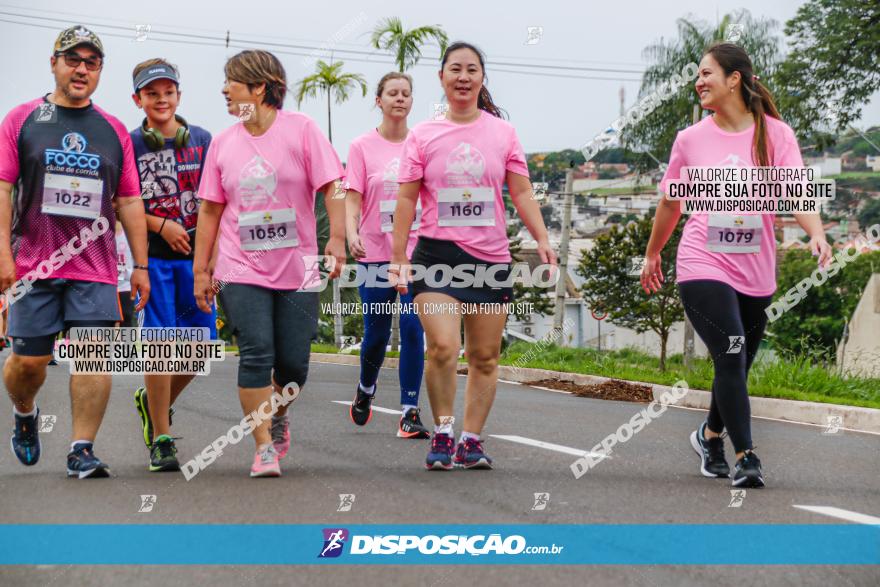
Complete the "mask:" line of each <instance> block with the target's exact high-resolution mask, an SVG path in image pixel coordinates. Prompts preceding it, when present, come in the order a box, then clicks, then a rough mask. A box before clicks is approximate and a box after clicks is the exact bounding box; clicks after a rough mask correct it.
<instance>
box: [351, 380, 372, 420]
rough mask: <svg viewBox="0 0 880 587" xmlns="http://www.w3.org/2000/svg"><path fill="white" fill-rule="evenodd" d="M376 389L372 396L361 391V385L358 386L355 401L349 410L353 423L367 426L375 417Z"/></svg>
mask: <svg viewBox="0 0 880 587" xmlns="http://www.w3.org/2000/svg"><path fill="white" fill-rule="evenodd" d="M375 389H376V388H375V387H374V388H373V395H370V394H368V393H366V392H365V391H363V390H361V386H360V384H358V386H357V392H355V394H354V401H353V402H351V409H349V410H348V415H349V417H350V418H351V421H352V422H354V423H355V424H357V425H358V426H364V425H366V424H367V422H369V421H370V419H371V418H372V417H373V398H374V397H376V391H375Z"/></svg>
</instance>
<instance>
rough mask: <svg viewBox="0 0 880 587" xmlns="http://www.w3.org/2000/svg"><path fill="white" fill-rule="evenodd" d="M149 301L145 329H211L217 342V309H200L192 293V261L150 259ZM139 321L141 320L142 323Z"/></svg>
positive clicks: (145, 307)
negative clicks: (207, 310)
mask: <svg viewBox="0 0 880 587" xmlns="http://www.w3.org/2000/svg"><path fill="white" fill-rule="evenodd" d="M148 267H149V270H148V271H149V274H150V299H149V300H147V305H146V306H144V309H143V310H141V317H142V318H143V323H142V324H141V326H143V327H145V328H210V329H211V339H212V340H216V339H217V310H216V308H211V313H210V314H206V313H205V312H202V311H201V310H199V307H198V306H197V305H196V298H195V295H194V294H193V268H192V261H188V260H185V259H182V260H170V259H157V258H154V257H150V260H149V264H148ZM139 322H140V320H139Z"/></svg>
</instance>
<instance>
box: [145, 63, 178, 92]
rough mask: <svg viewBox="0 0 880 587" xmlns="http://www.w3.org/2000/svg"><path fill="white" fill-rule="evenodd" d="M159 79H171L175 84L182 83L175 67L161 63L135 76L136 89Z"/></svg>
mask: <svg viewBox="0 0 880 587" xmlns="http://www.w3.org/2000/svg"><path fill="white" fill-rule="evenodd" d="M157 79H170V80H171V81H173V82H174V83H175V84H180V80H178V79H177V72H176V71H174V68H173V67H169V66H167V65H162V64H159V65H154V66H152V67H148V68H146V69H144V70H143V71H141V72H140V73H139V74H137V77H135V78H134V91H135V92H137V91H138V90H140V89H141V88H143V87H144V86H145V85H147V84H149V83H150V82H154V81H156V80H157Z"/></svg>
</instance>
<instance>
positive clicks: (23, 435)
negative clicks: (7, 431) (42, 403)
mask: <svg viewBox="0 0 880 587" xmlns="http://www.w3.org/2000/svg"><path fill="white" fill-rule="evenodd" d="M39 427H40V409H39V408H36V413H35V414H34V415H33V416H19V415H18V414H15V429H14V430H13V432H12V439H11V445H12V452H13V453H15V457H16V458H17V459H18V460H19V462H20V463H21V464H22V465H26V466H28V467H30V466H31V465H36V464H37V461H39V460H40V433H39Z"/></svg>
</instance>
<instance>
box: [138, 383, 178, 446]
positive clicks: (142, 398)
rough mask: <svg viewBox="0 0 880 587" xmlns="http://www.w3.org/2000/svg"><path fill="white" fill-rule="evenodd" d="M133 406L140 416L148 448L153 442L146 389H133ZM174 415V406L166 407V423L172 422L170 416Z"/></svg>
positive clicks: (151, 421)
mask: <svg viewBox="0 0 880 587" xmlns="http://www.w3.org/2000/svg"><path fill="white" fill-rule="evenodd" d="M134 407H135V408H136V409H137V412H138V416H140V417H141V427H142V428H143V430H144V444H146V445H147V448H150V447H151V446H152V444H153V420H151V419H150V404H149V403H147V390H146V389H145V388H143V387H138V388H137V389H136V390H135V391H134ZM173 415H174V408H168V425H169V426H171V424H172V423H173V422H172V420H171V417H172V416H173Z"/></svg>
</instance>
